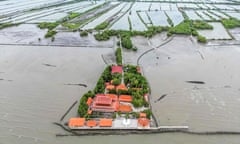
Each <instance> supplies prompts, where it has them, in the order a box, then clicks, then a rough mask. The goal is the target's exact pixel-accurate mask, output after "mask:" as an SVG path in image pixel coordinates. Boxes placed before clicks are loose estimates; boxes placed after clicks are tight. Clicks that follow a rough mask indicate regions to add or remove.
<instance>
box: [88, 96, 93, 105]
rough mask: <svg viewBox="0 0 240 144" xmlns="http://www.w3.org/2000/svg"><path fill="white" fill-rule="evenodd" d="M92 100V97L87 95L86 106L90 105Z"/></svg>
mask: <svg viewBox="0 0 240 144" xmlns="http://www.w3.org/2000/svg"><path fill="white" fill-rule="evenodd" d="M92 101H93V100H92V98H91V97H89V98H88V100H87V105H88V106H90V105H91V103H92Z"/></svg>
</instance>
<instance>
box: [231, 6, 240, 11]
mask: <svg viewBox="0 0 240 144" xmlns="http://www.w3.org/2000/svg"><path fill="white" fill-rule="evenodd" d="M231 7H232V8H234V9H235V10H240V5H231Z"/></svg>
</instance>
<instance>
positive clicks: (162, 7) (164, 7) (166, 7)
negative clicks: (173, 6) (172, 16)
mask: <svg viewBox="0 0 240 144" xmlns="http://www.w3.org/2000/svg"><path fill="white" fill-rule="evenodd" d="M160 10H162V11H168V10H170V5H169V3H160Z"/></svg>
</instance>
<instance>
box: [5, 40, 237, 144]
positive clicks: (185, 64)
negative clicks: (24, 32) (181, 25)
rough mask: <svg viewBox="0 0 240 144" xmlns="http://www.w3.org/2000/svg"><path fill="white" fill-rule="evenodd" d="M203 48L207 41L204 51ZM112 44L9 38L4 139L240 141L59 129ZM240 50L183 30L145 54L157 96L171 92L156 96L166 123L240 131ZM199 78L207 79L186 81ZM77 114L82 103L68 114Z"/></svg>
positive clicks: (17, 142)
mask: <svg viewBox="0 0 240 144" xmlns="http://www.w3.org/2000/svg"><path fill="white" fill-rule="evenodd" d="M135 41H136V42H137V40H136V39H135ZM142 43H143V45H147V44H146V43H144V42H142ZM139 45H141V44H139ZM143 48H144V47H142V49H141V51H144V50H143ZM196 49H201V50H200V52H201V53H202V55H204V59H202V57H200V56H199V53H198V52H196ZM111 52H112V49H110V48H101V49H99V48H90V49H89V48H78V47H54V46H41V47H38V46H10V45H1V47H0V79H3V80H1V81H0V144H33V143H37V144H54V143H56V144H65V143H68V144H76V143H89V144H90V143H91V144H92V143H116V144H118V143H119V144H122V143H133V144H135V143H137V144H139V143H143V144H145V143H148V144H156V143H161V142H162V143H168V144H176V143H195V144H202V143H206V144H219V143H224V144H229V143H230V144H238V143H239V141H240V137H239V136H232V135H215V136H199V135H189V134H182V133H166V134H153V135H128V136H91V137H74V136H73V137H72V136H70V137H56V136H55V135H56V134H65V133H67V132H65V131H63V130H62V129H61V128H59V127H57V126H55V125H53V124H52V122H56V121H59V119H60V118H61V116H62V115H63V114H64V112H65V111H66V110H67V109H68V107H69V106H70V105H71V104H72V103H73V102H74V101H75V100H78V99H80V97H81V95H82V94H83V93H85V92H86V91H88V90H90V89H92V88H93V87H94V86H95V83H96V81H97V79H98V77H99V76H100V74H101V72H102V70H103V69H104V67H105V64H104V62H103V60H102V58H101V55H102V54H109V53H111ZM130 54H131V53H130ZM239 54H240V50H239V48H237V47H233V46H231V47H221V48H218V47H212V48H204V47H201V46H196V45H193V44H192V42H191V41H190V40H189V39H188V38H185V37H176V38H175V39H174V41H173V42H170V43H168V44H167V45H165V46H164V47H161V48H160V49H157V50H156V51H152V52H150V53H148V54H147V55H146V56H143V58H142V60H141V61H140V62H141V63H140V64H141V65H142V66H143V68H144V74H145V75H146V77H147V78H148V80H149V82H150V84H151V88H152V101H154V100H156V99H158V98H159V97H160V96H161V95H162V94H167V96H166V97H165V98H164V99H162V100H161V101H159V102H156V103H154V102H153V111H154V113H155V115H156V116H157V119H158V121H159V124H160V125H188V126H189V127H190V129H191V130H193V131H216V130H229V131H240V115H239V114H240V113H239V104H240V97H239V95H240V87H239V85H240V84H239V82H240V77H239V72H240V69H239V66H238V61H239V60H240V57H239ZM128 56H130V55H128ZM156 56H158V57H159V59H156ZM168 57H171V58H170V59H169V58H168ZM132 60H134V61H135V60H136V59H132ZM129 61H131V59H129ZM132 62H133V61H132ZM51 65H52V66H51ZM53 66H54V67H53ZM192 80H198V81H204V82H205V84H204V85H195V84H190V83H186V81H192ZM69 83H72V84H79V83H82V84H86V85H87V86H88V87H87V88H85V87H81V86H75V85H66V84H69ZM76 115H77V106H76V107H74V109H73V110H72V111H71V112H70V114H69V115H68V116H67V117H66V118H65V119H64V121H66V120H67V119H68V118H69V117H71V116H76Z"/></svg>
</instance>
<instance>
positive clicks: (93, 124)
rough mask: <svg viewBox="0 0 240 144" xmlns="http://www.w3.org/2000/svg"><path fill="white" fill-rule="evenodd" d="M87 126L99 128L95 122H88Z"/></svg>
mask: <svg viewBox="0 0 240 144" xmlns="http://www.w3.org/2000/svg"><path fill="white" fill-rule="evenodd" d="M87 126H88V127H95V126H97V122H96V121H95V120H89V121H87Z"/></svg>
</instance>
